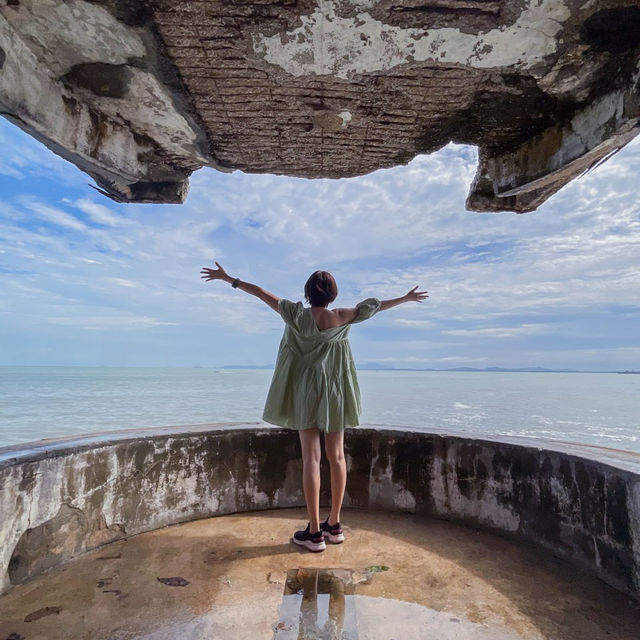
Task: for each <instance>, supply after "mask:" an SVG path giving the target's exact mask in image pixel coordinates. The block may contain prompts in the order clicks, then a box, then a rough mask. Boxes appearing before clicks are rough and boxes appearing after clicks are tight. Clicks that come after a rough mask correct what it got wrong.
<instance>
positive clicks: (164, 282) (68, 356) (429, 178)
mask: <svg viewBox="0 0 640 640" xmlns="http://www.w3.org/2000/svg"><path fill="white" fill-rule="evenodd" d="M0 149H1V150H2V152H1V153H0V196H1V197H0V365H74V366H76V365H77V366H152V367H158V366H162V367H164V366H167V367H174V366H179V367H192V366H201V367H220V366H225V365H244V366H246V365H255V366H264V365H272V364H273V363H274V361H275V357H276V354H277V350H278V344H279V341H280V337H281V335H282V329H283V323H282V320H281V319H280V317H279V316H278V315H277V314H276V313H274V311H272V310H271V309H270V308H268V307H267V306H266V305H265V304H264V303H262V302H260V301H259V300H258V299H257V298H254V297H252V296H249V295H247V294H245V293H243V292H241V291H238V290H234V289H232V288H231V287H230V286H229V285H228V284H226V283H223V282H209V283H205V282H204V281H202V280H201V279H200V274H199V271H200V269H201V267H203V266H214V265H213V263H214V260H217V261H218V262H220V263H221V264H222V265H223V267H224V268H225V269H226V270H227V271H228V273H229V274H230V275H232V276H234V277H239V278H241V279H242V280H245V281H249V282H253V283H255V284H258V285H260V286H262V287H264V288H265V289H267V290H269V291H271V292H273V293H275V294H276V295H277V296H279V297H285V298H288V299H290V300H294V301H295V300H303V287H304V283H305V281H306V279H307V278H308V276H309V275H310V274H311V273H312V272H313V271H315V270H316V269H325V270H328V271H330V272H331V273H332V274H333V275H334V276H335V278H336V280H337V283H338V288H339V295H338V298H337V299H336V301H335V303H334V306H341V307H348V306H352V305H354V304H355V303H357V302H358V301H359V300H362V299H364V298H368V297H377V298H380V299H388V298H395V297H398V296H401V295H403V294H405V293H406V292H407V291H408V290H409V289H411V288H413V287H414V286H416V285H418V286H419V287H420V289H421V290H422V289H424V290H427V291H428V292H429V296H430V297H429V299H428V300H426V301H425V302H423V303H416V302H412V303H406V304H403V305H401V306H399V307H395V308H393V309H390V310H388V311H384V312H380V313H378V314H376V315H375V316H374V317H373V318H372V319H371V320H368V321H367V322H364V323H362V324H358V325H355V326H354V327H353V328H352V329H351V345H352V350H353V353H354V357H355V360H356V363H357V364H359V365H366V364H367V363H378V364H380V365H383V366H388V367H399V368H436V369H440V368H450V367H465V366H466V367H477V368H484V367H493V366H497V367H534V366H541V367H548V368H552V369H553V368H571V369H579V370H628V369H635V370H638V369H640V200H639V196H638V189H637V185H638V183H639V177H640V137H639V138H638V139H637V140H636V141H634V142H632V143H631V144H629V145H628V146H627V147H626V148H625V149H623V150H621V151H620V152H619V153H618V154H617V155H615V156H614V157H613V158H611V159H610V160H608V161H607V162H606V163H605V164H603V165H601V166H600V167H598V168H597V169H595V170H594V171H592V172H591V173H589V174H587V175H586V176H583V177H582V178H580V179H579V180H576V181H574V182H572V183H571V184H570V185H568V186H566V187H565V188H563V189H562V190H561V191H560V192H559V193H557V194H556V195H555V196H553V197H552V198H551V199H550V200H548V201H547V202H546V203H545V204H544V205H543V206H541V207H540V208H539V209H538V211H536V212H534V213H529V214H520V215H519V214H515V213H474V212H470V211H466V210H465V208H464V201H465V198H466V195H467V192H468V190H469V186H470V184H471V180H472V178H473V175H474V173H475V169H476V163H477V152H476V149H475V148H473V147H468V146H462V145H453V144H452V145H448V146H447V147H445V148H444V149H442V150H441V151H440V152H438V153H435V154H432V155H429V156H419V157H417V158H415V159H414V160H413V161H411V162H410V163H409V164H408V165H406V166H401V167H396V168H393V169H384V170H380V171H377V172H375V173H372V174H369V175H367V176H362V177H358V178H351V179H341V180H328V179H327V180H305V179H297V178H288V177H282V176H270V175H247V174H243V173H241V172H235V173H232V174H224V173H219V172H217V171H215V170H213V169H208V168H205V169H201V170H200V171H198V172H196V173H195V174H193V176H192V177H191V188H190V192H189V196H188V198H187V200H186V202H185V203H184V204H182V205H135V204H116V203H114V202H112V201H111V200H109V199H107V198H106V197H104V196H102V195H101V194H99V193H98V192H96V191H95V190H94V189H92V188H91V187H90V186H89V185H90V184H91V183H92V180H91V178H89V177H88V176H87V175H85V174H83V173H82V172H80V171H79V170H78V169H76V168H75V167H74V166H73V165H72V164H70V163H68V162H66V161H65V160H63V159H61V158H59V157H58V156H56V155H54V154H53V153H52V152H50V151H49V150H47V149H46V147H44V146H43V145H41V144H40V143H38V142H36V141H35V140H34V139H32V138H30V137H29V136H28V135H26V134H24V133H23V132H22V131H20V130H19V129H18V128H17V127H15V126H14V125H12V124H10V123H9V122H7V121H6V120H4V119H2V118H0Z"/></svg>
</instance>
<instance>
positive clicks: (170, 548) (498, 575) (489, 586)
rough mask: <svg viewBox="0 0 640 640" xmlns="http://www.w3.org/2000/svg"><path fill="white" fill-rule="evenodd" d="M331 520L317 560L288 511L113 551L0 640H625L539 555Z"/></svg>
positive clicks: (634, 611)
mask: <svg viewBox="0 0 640 640" xmlns="http://www.w3.org/2000/svg"><path fill="white" fill-rule="evenodd" d="M343 524H344V528H345V536H346V541H345V543H344V544H342V545H328V546H327V550H326V551H325V552H323V553H320V554H312V553H309V552H307V551H305V550H301V549H300V548H299V547H297V546H295V545H293V544H292V543H291V542H290V541H289V539H290V537H291V534H292V533H293V531H294V530H295V529H296V528H302V527H303V526H304V525H306V516H305V512H304V510H302V509H286V510H277V511H264V512H257V513H248V514H240V515H233V516H224V517H219V518H210V519H206V520H197V521H193V522H189V523H186V524H182V525H176V526H172V527H167V528H165V529H160V530H157V531H152V532H149V533H144V534H141V535H138V536H133V537H131V538H129V539H126V540H122V541H118V542H116V543H113V544H110V545H107V546H105V547H101V548H100V549H97V550H94V551H92V552H90V553H87V554H85V555H83V556H81V557H79V558H76V559H75V560H74V561H72V562H71V563H69V564H67V565H66V567H64V568H62V569H57V570H52V571H51V572H49V573H48V574H46V575H44V576H41V577H40V578H38V579H35V580H33V581H32V582H29V583H27V584H23V585H19V586H17V587H15V588H14V589H13V590H12V591H11V592H9V593H8V594H5V595H4V596H1V597H0V640H7V639H11V640H22V639H24V640H45V639H46V640H58V639H61V638H64V639H73V640H84V639H87V640H89V639H91V640H125V639H129V638H137V639H145V640H165V639H166V640H168V639H170V638H171V639H174V638H180V639H181V640H205V639H206V640H218V639H219V640H245V639H246V640H249V639H251V640H261V639H265V640H299V639H304V640H312V639H316V638H317V639H318V640H320V639H323V640H325V639H326V640H330V639H331V640H333V639H335V640H338V639H340V640H356V639H358V640H400V639H402V640H418V639H420V640H423V639H426V638H437V639H438V640H454V639H455V640H466V639H474V640H489V639H491V640H522V639H525V638H526V639H527V640H540V639H547V640H551V639H553V640H578V639H580V640H583V639H584V640H599V639H604V638H607V639H608V640H611V638H615V639H616V640H632V639H633V640H637V638H638V629H639V628H640V605H638V603H635V602H633V601H631V600H630V599H629V598H627V597H625V596H623V595H622V594H620V593H618V592H616V591H614V590H613V589H611V588H609V587H607V586H606V585H605V584H603V583H601V582H600V581H598V580H597V579H594V578H591V577H589V576H586V575H584V574H583V573H582V572H580V571H577V570H575V569H573V568H572V567H571V566H570V565H568V564H566V563H564V562H562V561H560V560H557V559H555V558H554V557H552V556H550V555H549V554H547V553H544V552H541V551H538V550H535V549H532V548H530V547H523V546H521V545H518V544H517V543H516V542H513V541H510V540H505V539H502V538H499V537H496V536H493V535H490V534H487V533H484V532H478V531H475V530H474V529H470V528H466V527H462V526H458V525H455V524H451V523H447V522H443V521H440V520H432V519H424V518H416V517H414V516H410V515H403V514H392V513H377V512H376V513H373V512H360V511H350V510H349V511H344V512H343ZM159 578H160V579H163V580H164V579H167V578H173V580H164V582H163V581H161V580H159ZM186 582H188V584H185V583H186ZM12 634H13V635H12Z"/></svg>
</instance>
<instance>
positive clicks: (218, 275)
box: [200, 262, 229, 282]
mask: <svg viewBox="0 0 640 640" xmlns="http://www.w3.org/2000/svg"><path fill="white" fill-rule="evenodd" d="M216 265H218V268H217V269H209V268H207V267H202V269H201V270H200V273H201V274H202V275H201V276H200V277H201V278H202V279H203V280H205V281H206V282H209V281H210V280H229V275H228V274H227V272H226V271H225V270H224V269H223V268H222V267H221V266H220V263H219V262H216Z"/></svg>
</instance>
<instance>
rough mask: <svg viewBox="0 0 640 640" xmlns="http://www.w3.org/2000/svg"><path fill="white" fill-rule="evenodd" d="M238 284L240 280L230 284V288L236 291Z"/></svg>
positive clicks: (237, 279)
mask: <svg viewBox="0 0 640 640" xmlns="http://www.w3.org/2000/svg"><path fill="white" fill-rule="evenodd" d="M239 284H240V278H236V279H235V280H234V281H233V282H232V283H231V286H232V287H233V288H234V289H237V287H238V285H239Z"/></svg>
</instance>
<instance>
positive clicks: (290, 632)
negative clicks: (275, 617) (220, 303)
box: [274, 568, 371, 640]
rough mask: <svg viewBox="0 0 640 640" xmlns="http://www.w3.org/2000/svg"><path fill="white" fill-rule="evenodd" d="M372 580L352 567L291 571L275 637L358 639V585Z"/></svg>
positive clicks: (276, 639)
mask: <svg viewBox="0 0 640 640" xmlns="http://www.w3.org/2000/svg"><path fill="white" fill-rule="evenodd" d="M370 580H371V574H370V573H359V572H356V571H352V570H350V569H313V568H300V569H291V570H289V571H288V572H287V580H286V583H285V587H284V597H283V599H282V606H281V608H280V621H279V622H278V624H277V625H276V628H275V635H274V640H357V638H358V627H357V622H356V611H355V595H354V594H355V586H356V584H358V583H360V582H369V581H370Z"/></svg>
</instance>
